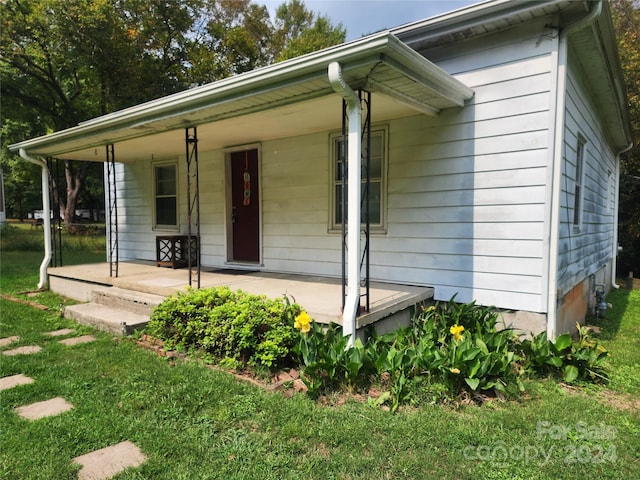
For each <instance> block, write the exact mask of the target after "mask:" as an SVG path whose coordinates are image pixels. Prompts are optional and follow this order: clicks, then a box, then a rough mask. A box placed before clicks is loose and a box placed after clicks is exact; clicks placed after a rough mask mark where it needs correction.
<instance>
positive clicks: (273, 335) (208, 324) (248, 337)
mask: <svg viewBox="0 0 640 480" xmlns="http://www.w3.org/2000/svg"><path fill="white" fill-rule="evenodd" d="M299 311H300V307H299V306H298V305H295V304H290V303H289V302H288V300H287V299H286V298H281V299H276V300H272V299H268V298H267V297H265V296H262V295H252V294H249V293H246V292H243V291H240V290H238V291H232V290H230V289H229V288H228V287H220V288H207V289H201V290H193V289H190V290H188V291H187V292H186V293H185V292H180V293H178V294H176V295H173V296H171V297H168V298H167V299H165V300H164V301H163V302H162V303H161V304H160V305H159V306H158V307H156V308H155V309H154V311H153V313H152V315H151V319H150V322H149V325H148V326H147V331H148V332H149V333H150V334H151V335H153V336H155V337H157V338H160V339H161V340H163V342H164V343H165V346H167V347H168V348H182V349H186V350H198V351H201V352H205V353H207V354H209V355H211V356H213V357H214V358H215V359H217V360H218V361H220V362H221V363H222V364H224V365H227V366H232V367H234V368H241V367H244V366H246V365H251V366H256V367H257V366H262V367H267V368H273V369H275V368H280V367H282V366H285V365H288V364H290V363H291V362H292V360H293V354H292V352H291V349H292V347H293V345H294V343H295V341H296V340H297V337H298V334H297V332H296V330H295V329H294V328H293V323H294V320H293V319H294V317H295V316H296V315H297V314H298V313H299Z"/></svg>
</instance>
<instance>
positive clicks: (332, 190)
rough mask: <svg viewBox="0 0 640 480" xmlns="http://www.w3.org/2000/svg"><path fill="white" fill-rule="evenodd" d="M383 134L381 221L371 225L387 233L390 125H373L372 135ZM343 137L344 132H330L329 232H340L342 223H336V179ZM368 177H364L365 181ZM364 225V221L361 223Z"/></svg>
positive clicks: (375, 230)
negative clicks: (337, 144)
mask: <svg viewBox="0 0 640 480" xmlns="http://www.w3.org/2000/svg"><path fill="white" fill-rule="evenodd" d="M380 134H381V135H382V165H381V166H380V175H381V177H380V223H379V224H373V223H372V224H371V225H370V233H372V234H385V233H387V180H388V165H389V126H388V125H377V126H372V127H371V136H372V137H373V136H374V135H380ZM340 139H342V132H340V131H338V132H332V133H330V134H329V215H328V220H327V221H328V231H329V233H340V232H341V231H342V223H336V187H337V186H338V185H339V184H340V182H338V181H337V180H336V167H337V158H336V152H337V148H336V142H337V141H339V140H340ZM365 181H366V179H363V183H364V182H365ZM361 225H362V227H364V222H362V223H361Z"/></svg>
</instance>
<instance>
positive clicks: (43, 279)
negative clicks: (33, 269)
mask: <svg viewBox="0 0 640 480" xmlns="http://www.w3.org/2000/svg"><path fill="white" fill-rule="evenodd" d="M20 156H21V157H22V158H23V159H24V160H26V161H27V162H31V163H35V164H36V165H38V166H39V167H42V211H43V216H44V218H43V221H44V225H43V230H44V258H43V259H42V263H41V264H40V282H38V288H39V289H42V288H44V287H45V286H46V284H47V267H48V266H49V262H51V205H50V204H49V169H48V168H47V164H46V162H45V161H44V160H41V159H37V158H32V157H30V156H29V155H27V152H26V151H25V149H24V148H21V149H20Z"/></svg>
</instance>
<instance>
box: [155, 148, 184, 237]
mask: <svg viewBox="0 0 640 480" xmlns="http://www.w3.org/2000/svg"><path fill="white" fill-rule="evenodd" d="M166 166H173V167H174V169H175V172H176V193H175V199H176V224H175V225H165V224H158V223H157V220H158V212H157V199H158V195H157V193H156V192H157V188H158V184H157V176H156V172H157V168H159V167H166ZM151 185H152V192H151V196H152V201H151V203H152V215H153V216H152V218H151V223H152V227H151V228H152V230H154V231H165V232H178V231H180V170H179V168H178V160H177V159H173V160H163V161H157V162H153V163H152V164H151ZM165 197H169V195H165Z"/></svg>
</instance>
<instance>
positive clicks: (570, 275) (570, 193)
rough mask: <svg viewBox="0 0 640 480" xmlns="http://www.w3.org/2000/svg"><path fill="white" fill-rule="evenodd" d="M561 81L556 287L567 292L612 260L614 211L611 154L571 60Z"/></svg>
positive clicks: (598, 120)
mask: <svg viewBox="0 0 640 480" xmlns="http://www.w3.org/2000/svg"><path fill="white" fill-rule="evenodd" d="M571 59H572V57H570V63H569V77H568V81H567V103H566V121H565V142H564V151H565V161H564V168H563V177H562V181H561V188H562V193H561V212H560V243H559V261H558V286H559V288H560V289H561V290H562V291H563V292H568V291H570V290H571V289H572V288H573V287H574V286H576V285H577V284H578V283H579V282H581V281H582V280H584V279H585V278H587V277H588V276H589V275H591V274H595V273H596V272H597V271H598V270H600V269H601V268H603V267H604V266H605V265H606V264H610V263H611V261H612V258H611V257H612V252H613V238H614V226H615V223H614V218H613V212H614V210H613V209H612V208H611V206H612V204H613V202H615V199H614V198H613V195H614V193H613V191H612V182H615V178H614V177H613V175H615V161H616V160H615V154H614V153H613V152H612V151H611V149H610V148H609V147H608V142H607V140H606V138H605V136H604V133H603V132H604V131H605V126H604V125H602V123H601V120H600V119H599V117H598V115H597V113H596V110H595V108H594V106H593V102H592V92H590V91H589V90H588V88H587V87H586V85H585V84H584V83H583V82H582V81H581V78H584V72H583V71H582V70H581V68H580V66H579V65H577V64H576V63H574V62H573V61H571ZM579 136H581V137H583V138H584V139H585V149H584V163H583V168H584V176H583V202H582V210H583V214H582V225H581V227H580V229H579V231H578V230H576V229H574V227H573V214H574V212H573V209H574V192H575V175H576V145H577V142H578V138H579Z"/></svg>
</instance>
